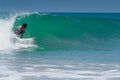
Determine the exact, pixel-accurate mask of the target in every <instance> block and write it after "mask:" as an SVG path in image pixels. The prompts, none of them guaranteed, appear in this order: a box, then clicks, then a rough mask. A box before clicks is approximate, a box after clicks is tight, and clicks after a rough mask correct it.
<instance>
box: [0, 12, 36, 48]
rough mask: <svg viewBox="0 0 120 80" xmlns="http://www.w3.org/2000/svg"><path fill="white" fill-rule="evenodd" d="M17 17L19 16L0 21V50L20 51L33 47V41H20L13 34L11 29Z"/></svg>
mask: <svg viewBox="0 0 120 80" xmlns="http://www.w3.org/2000/svg"><path fill="white" fill-rule="evenodd" d="M18 15H19V14H17V15H14V16H11V17H10V18H7V19H0V50H11V49H20V48H28V47H33V46H35V45H34V44H33V42H34V40H33V39H28V40H27V39H26V40H24V39H20V38H18V37H17V36H16V35H15V34H14V33H13V31H12V27H13V24H14V22H15V19H16V17H17V16H18Z"/></svg>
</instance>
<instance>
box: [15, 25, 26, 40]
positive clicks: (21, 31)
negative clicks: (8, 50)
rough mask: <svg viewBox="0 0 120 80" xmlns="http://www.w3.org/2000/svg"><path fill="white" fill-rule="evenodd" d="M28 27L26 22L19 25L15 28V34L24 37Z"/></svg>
mask: <svg viewBox="0 0 120 80" xmlns="http://www.w3.org/2000/svg"><path fill="white" fill-rule="evenodd" d="M26 28H27V24H26V23H24V24H23V25H22V26H19V27H17V28H16V29H15V31H14V32H15V34H16V35H18V36H20V38H22V36H23V34H24V33H25V29H26Z"/></svg>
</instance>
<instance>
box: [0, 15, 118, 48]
mask: <svg viewBox="0 0 120 80" xmlns="http://www.w3.org/2000/svg"><path fill="white" fill-rule="evenodd" d="M67 15H68V16H67ZM72 15H76V14H75V13H72ZM79 15H80V14H79ZM102 15H103V14H102ZM113 15H114V14H112V15H111V17H112V16H113ZM14 16H15V17H14V18H13V17H12V19H13V21H12V20H10V19H9V20H5V21H8V22H9V21H10V23H7V22H3V23H6V24H7V28H9V29H8V30H9V31H7V32H10V34H12V33H11V32H12V30H13V29H15V28H16V27H17V26H20V25H21V24H23V23H27V24H28V27H27V29H26V33H25V35H24V38H32V37H34V38H35V39H34V40H33V43H32V45H37V46H38V48H39V49H45V50H51V49H53V50H67V49H70V50H71V49H76V50H96V49H119V44H120V41H119V39H120V20H119V19H115V18H111V17H110V18H108V17H107V18H105V17H101V16H100V17H99V15H98V16H97V17H96V16H95V17H93V15H92V16H90V15H89V14H88V15H87V16H78V14H77V16H69V13H63V14H62V15H60V14H59V15H58V14H57V13H56V14H51V13H47V14H45V13H22V14H21V13H20V14H17V15H16V14H14ZM109 16H110V15H109ZM0 25H2V23H0ZM3 26H6V25H3ZM3 34H4V33H1V35H3ZM5 36H7V35H5ZM11 36H13V34H12V35H11ZM9 37H10V36H9ZM1 38H2V37H1ZM9 39H10V38H9ZM4 40H8V39H6V38H5V39H4ZM9 41H11V40H8V42H9ZM0 42H3V41H0ZM12 44H13V43H12ZM6 45H7V46H8V43H6ZM10 45H11V44H10Z"/></svg>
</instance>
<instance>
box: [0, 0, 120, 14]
mask: <svg viewBox="0 0 120 80" xmlns="http://www.w3.org/2000/svg"><path fill="white" fill-rule="evenodd" d="M0 11H3V12H4V11H31V12H113V13H114V12H115V13H116V12H117V13H120V0H0Z"/></svg>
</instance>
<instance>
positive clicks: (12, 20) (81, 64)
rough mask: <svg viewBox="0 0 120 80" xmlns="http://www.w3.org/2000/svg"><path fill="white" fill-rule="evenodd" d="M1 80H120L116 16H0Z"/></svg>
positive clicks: (118, 18) (119, 22)
mask: <svg viewBox="0 0 120 80" xmlns="http://www.w3.org/2000/svg"><path fill="white" fill-rule="evenodd" d="M23 23H27V24H28V27H27V29H26V33H25V34H24V36H23V38H22V39H21V38H19V37H17V36H16V35H15V34H14V30H15V28H16V27H18V26H20V25H22V24H23ZM0 80H120V13H62V12H61V13H57V12H56V13H52V12H24V13H21V12H19V13H18V12H17V13H15V12H0Z"/></svg>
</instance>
